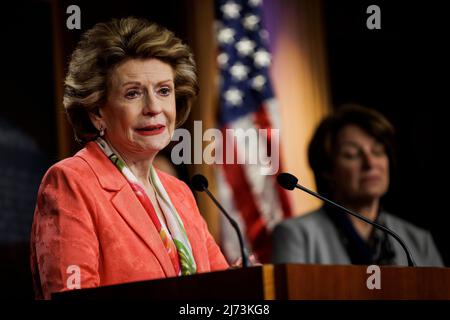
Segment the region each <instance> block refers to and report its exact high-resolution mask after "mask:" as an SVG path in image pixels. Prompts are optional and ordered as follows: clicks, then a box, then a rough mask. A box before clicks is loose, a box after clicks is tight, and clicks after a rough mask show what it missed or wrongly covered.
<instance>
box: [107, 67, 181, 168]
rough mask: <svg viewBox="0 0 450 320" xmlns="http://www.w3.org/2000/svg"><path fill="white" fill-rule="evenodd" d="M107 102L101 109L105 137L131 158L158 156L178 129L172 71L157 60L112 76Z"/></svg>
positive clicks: (114, 71)
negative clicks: (176, 125)
mask: <svg viewBox="0 0 450 320" xmlns="http://www.w3.org/2000/svg"><path fill="white" fill-rule="evenodd" d="M108 88H109V90H108V97H107V102H106V104H105V106H104V107H103V108H101V109H100V115H101V119H102V120H103V124H104V126H105V127H106V129H105V137H106V138H107V140H108V141H109V142H110V143H111V144H112V146H113V147H114V148H115V149H117V150H118V151H119V153H121V155H122V156H125V157H129V158H134V159H136V158H138V159H139V158H147V157H149V156H154V155H156V153H157V152H158V151H160V150H161V149H163V148H164V147H166V146H167V145H168V143H169V142H170V139H171V137H172V134H173V131H174V129H175V118H176V104H175V86H174V79H173V70H172V67H171V66H170V65H169V64H167V63H164V62H162V61H160V60H157V59H132V60H128V61H126V62H124V63H123V64H120V65H119V66H118V67H116V68H115V69H114V70H113V72H112V73H111V75H110V81H109V87H108Z"/></svg>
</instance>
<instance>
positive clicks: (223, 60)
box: [217, 52, 230, 68]
mask: <svg viewBox="0 0 450 320" xmlns="http://www.w3.org/2000/svg"><path fill="white" fill-rule="evenodd" d="M229 59H230V58H229V57H228V54H226V53H225V52H222V53H221V54H219V55H218V56H217V62H218V63H219V66H220V67H221V68H223V67H225V66H226V65H227V63H228V60H229Z"/></svg>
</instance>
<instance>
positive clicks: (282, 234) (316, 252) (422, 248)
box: [272, 208, 443, 266]
mask: <svg viewBox="0 0 450 320" xmlns="http://www.w3.org/2000/svg"><path fill="white" fill-rule="evenodd" d="M381 215H382V220H383V221H384V224H385V225H386V226H387V227H388V228H390V229H392V230H393V231H394V232H395V233H397V234H398V235H399V236H400V238H402V240H403V241H404V242H405V244H406V246H407V247H408V248H409V250H410V251H411V254H412V255H413V258H414V260H415V262H416V264H417V265H418V266H443V262H442V258H441V256H440V254H439V252H438V250H437V249H436V246H435V244H434V241H433V238H432V236H431V234H430V233H429V232H427V231H425V230H423V229H420V228H418V227H416V226H414V225H412V224H411V223H409V222H407V221H405V220H402V219H400V218H398V217H395V216H393V215H391V214H389V213H387V212H384V211H382V212H381V213H380V216H381ZM392 245H393V250H394V252H395V258H394V261H395V264H396V265H405V266H406V265H408V261H407V258H406V254H405V253H404V251H403V249H402V247H401V246H400V244H398V242H397V241H396V240H394V239H392ZM272 260H273V263H310V264H351V260H350V257H349V255H348V253H347V250H346V248H345V246H344V244H343V243H342V240H341V237H340V236H339V233H338V230H337V228H336V226H335V224H334V223H333V221H332V220H331V219H330V217H329V216H328V214H327V213H326V212H325V210H324V208H320V209H319V210H317V211H313V212H310V213H307V214H305V215H303V216H300V217H295V218H290V219H287V220H284V221H282V222H281V223H280V224H278V225H277V226H276V228H275V229H274V232H273V252H272Z"/></svg>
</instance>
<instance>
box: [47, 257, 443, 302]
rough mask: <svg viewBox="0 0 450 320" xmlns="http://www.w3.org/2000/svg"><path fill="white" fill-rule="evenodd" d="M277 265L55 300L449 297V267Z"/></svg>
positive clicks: (72, 293)
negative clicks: (371, 284)
mask: <svg viewBox="0 0 450 320" xmlns="http://www.w3.org/2000/svg"><path fill="white" fill-rule="evenodd" d="M380 271H381V273H380V280H381V281H380V284H381V288H380V289H372V290H371V289H368V287H367V279H368V278H369V276H370V275H371V274H370V273H367V266H344V265H342V266H341V265H339V266H338V265H332V266H325V265H302V264H280V265H270V264H269V265H264V266H255V267H250V268H246V269H234V270H227V271H220V272H211V273H203V274H196V275H193V276H185V277H177V278H167V279H159V280H149V281H141V282H132V283H125V284H119V285H112V286H104V287H98V288H89V289H81V290H71V291H66V292H60V293H55V294H53V295H52V298H53V299H55V300H66V301H67V300H72V301H73V300H77V301H79V300H106V299H133V300H134V299H138V300H209V301H214V300H273V299H281V300H286V299H289V300H334V299H338V300H369V299H379V300H391V299H395V300H404V299H408V300H409V299H424V300H431V299H432V300H435V299H436V300H449V299H450V269H449V268H423V267H417V268H406V267H380Z"/></svg>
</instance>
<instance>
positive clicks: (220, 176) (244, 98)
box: [216, 0, 291, 262]
mask: <svg viewBox="0 0 450 320" xmlns="http://www.w3.org/2000/svg"><path fill="white" fill-rule="evenodd" d="M261 11H262V1H261V0H216V18H217V21H216V32H217V43H218V49H219V52H218V56H217V62H218V67H219V71H220V72H219V74H220V81H219V86H220V88H219V93H220V98H219V112H218V118H219V119H218V121H219V124H220V127H221V129H222V132H223V134H224V136H225V130H226V129H237V128H241V129H244V130H247V129H250V128H253V129H271V128H279V120H278V113H279V110H278V106H277V103H276V100H275V99H274V94H273V90H272V86H271V83H270V79H269V67H270V63H271V55H270V53H269V50H268V33H267V31H266V30H265V29H264V28H263V25H262V21H261V18H262V15H261V13H262V12H261ZM269 132H270V130H269ZM268 138H269V142H268V143H267V144H265V146H266V147H268V146H270V145H271V144H270V143H271V141H270V134H269V135H268ZM222 145H223V148H224V150H223V154H225V150H226V145H225V141H224V143H223V144H222ZM277 147H278V146H277ZM234 152H235V159H236V157H237V155H238V154H241V155H242V153H244V152H245V145H243V144H239V145H237V144H236V143H235V144H234ZM224 157H225V155H224ZM259 169H260V167H259V166H258V165H248V164H236V163H234V164H223V165H219V166H218V170H217V171H216V172H217V175H216V176H217V188H218V194H219V197H220V199H221V201H222V203H223V205H224V207H225V209H226V210H227V211H228V212H229V213H230V215H231V216H233V217H234V218H235V219H236V220H237V222H238V224H239V226H240V228H241V230H242V232H243V234H244V237H245V238H246V245H247V249H248V250H249V251H251V252H252V253H254V254H255V255H256V257H257V258H258V259H259V260H260V261H261V262H270V252H271V240H270V234H271V231H272V229H273V228H274V226H275V225H276V224H277V223H278V222H280V221H281V220H282V219H283V218H285V217H287V216H290V215H291V208H290V204H289V201H288V198H287V194H286V192H285V190H283V189H281V187H279V186H278V184H277V183H276V179H275V175H261V172H260V170H259ZM221 243H222V248H223V250H224V252H225V254H226V255H227V257H228V259H229V260H230V261H233V260H234V259H235V258H237V257H239V246H238V241H237V238H236V236H235V233H234V230H233V229H232V228H231V227H230V225H229V223H228V222H227V221H226V220H223V221H221Z"/></svg>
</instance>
